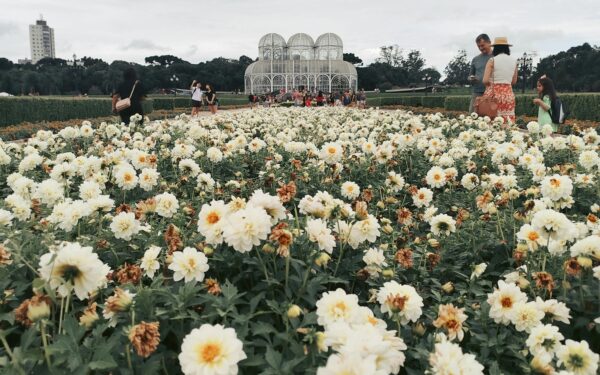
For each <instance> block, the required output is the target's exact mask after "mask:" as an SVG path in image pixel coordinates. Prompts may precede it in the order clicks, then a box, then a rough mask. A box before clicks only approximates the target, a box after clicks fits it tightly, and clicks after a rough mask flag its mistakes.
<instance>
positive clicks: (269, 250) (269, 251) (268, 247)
mask: <svg viewBox="0 0 600 375" xmlns="http://www.w3.org/2000/svg"><path fill="white" fill-rule="evenodd" d="M262 251H263V253H266V254H273V253H274V252H275V248H274V247H273V246H272V245H271V244H268V243H266V244H264V245H263V247H262Z"/></svg>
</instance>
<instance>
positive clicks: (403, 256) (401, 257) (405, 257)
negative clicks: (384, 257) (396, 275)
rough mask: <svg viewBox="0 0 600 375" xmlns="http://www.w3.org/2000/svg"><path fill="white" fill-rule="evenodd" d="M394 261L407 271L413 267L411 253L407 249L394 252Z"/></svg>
mask: <svg viewBox="0 0 600 375" xmlns="http://www.w3.org/2000/svg"><path fill="white" fill-rule="evenodd" d="M394 259H395V260H396V262H398V263H399V264H400V265H401V266H402V267H404V268H407V269H408V268H412V267H413V252H412V250H411V249H409V248H404V249H400V250H398V251H396V255H395V256H394Z"/></svg>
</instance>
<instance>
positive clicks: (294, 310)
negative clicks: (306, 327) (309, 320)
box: [287, 305, 302, 319]
mask: <svg viewBox="0 0 600 375" xmlns="http://www.w3.org/2000/svg"><path fill="white" fill-rule="evenodd" d="M300 314H302V309H301V308H300V306H298V305H291V306H290V308H289V309H288V311H287V316H288V318H290V319H294V318H297V317H299V316H300Z"/></svg>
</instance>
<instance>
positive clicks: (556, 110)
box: [550, 97, 569, 124]
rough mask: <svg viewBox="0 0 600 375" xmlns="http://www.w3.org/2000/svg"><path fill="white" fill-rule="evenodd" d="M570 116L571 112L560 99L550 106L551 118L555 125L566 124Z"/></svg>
mask: <svg viewBox="0 0 600 375" xmlns="http://www.w3.org/2000/svg"><path fill="white" fill-rule="evenodd" d="M568 116H569V110H568V109H567V107H566V106H565V104H564V103H563V102H562V101H561V100H560V98H558V97H557V98H556V99H554V100H553V101H552V103H551V104H550V118H552V122H553V123H555V124H564V123H565V120H566V119H567V117H568Z"/></svg>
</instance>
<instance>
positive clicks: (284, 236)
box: [269, 222, 294, 258]
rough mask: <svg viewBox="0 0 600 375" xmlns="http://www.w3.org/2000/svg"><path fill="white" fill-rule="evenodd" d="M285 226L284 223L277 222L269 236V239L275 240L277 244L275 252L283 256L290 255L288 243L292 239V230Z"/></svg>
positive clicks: (290, 242) (289, 243)
mask: <svg viewBox="0 0 600 375" xmlns="http://www.w3.org/2000/svg"><path fill="white" fill-rule="evenodd" d="M287 227H288V225H287V224H286V223H283V222H282V223H279V224H277V225H276V226H275V227H274V228H273V230H271V235H270V236H269V240H271V241H275V242H277V243H278V245H279V247H278V248H277V254H278V255H279V256H282V257H284V258H285V257H288V256H289V255H290V245H291V244H292V241H293V239H294V237H293V236H292V232H290V231H289V230H287V229H286V228H287Z"/></svg>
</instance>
